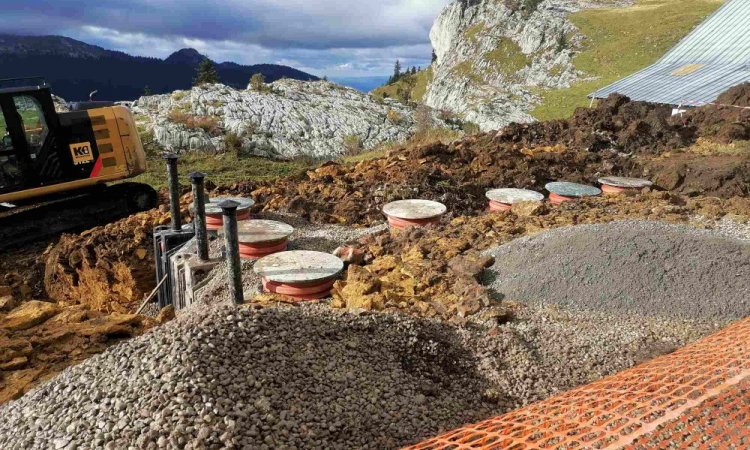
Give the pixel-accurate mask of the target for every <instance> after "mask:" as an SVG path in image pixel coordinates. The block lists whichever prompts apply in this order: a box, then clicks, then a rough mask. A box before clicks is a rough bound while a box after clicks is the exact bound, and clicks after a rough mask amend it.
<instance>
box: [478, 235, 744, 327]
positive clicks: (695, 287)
mask: <svg viewBox="0 0 750 450" xmlns="http://www.w3.org/2000/svg"><path fill="white" fill-rule="evenodd" d="M730 233H731V234H732V235H736V234H738V229H737V228H733V229H731V230H729V229H727V230H726V231H724V232H711V231H704V230H697V229H694V228H691V227H686V226H675V225H667V224H662V223H658V222H647V221H622V222H614V223H610V224H601V225H582V226H575V227H568V228H563V229H558V230H553V231H550V232H545V233H541V234H538V235H535V236H531V237H527V238H523V239H518V240H515V241H513V242H510V243H508V244H506V245H503V246H500V247H498V248H496V249H492V250H489V251H488V253H490V254H492V255H493V256H495V258H496V263H495V265H494V266H493V267H492V268H491V270H490V271H488V275H487V277H486V278H487V279H486V281H487V282H488V284H489V285H490V286H491V288H492V289H493V290H494V292H495V293H496V294H497V295H498V296H500V297H503V298H508V299H513V300H518V301H522V302H530V303H541V304H558V305H562V306H568V307H572V308H584V309H593V310H603V311H609V312H612V313H617V314H619V315H622V316H628V315H630V314H633V313H641V314H645V315H654V316H662V317H679V318H694V319H701V320H709V321H717V322H721V321H728V320H732V319H738V318H743V317H745V316H747V315H748V314H749V313H750V303H749V302H750V244H749V243H748V241H743V240H739V239H734V238H728V237H725V236H726V235H727V234H730Z"/></svg>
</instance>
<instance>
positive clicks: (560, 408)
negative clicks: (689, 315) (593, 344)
mask: <svg viewBox="0 0 750 450" xmlns="http://www.w3.org/2000/svg"><path fill="white" fill-rule="evenodd" d="M601 448H626V449H654V448H659V449H671V448H675V449H683V448H701V449H702V448H715V449H749V448H750V319H745V320H742V321H739V322H736V323H734V324H732V325H730V326H728V327H727V328H725V329H723V330H722V331H720V332H718V333H716V334H714V335H712V336H709V337H707V338H705V339H702V340H700V341H698V342H696V343H694V344H691V345H688V346H686V347H684V348H682V349H680V350H678V351H676V352H674V353H672V354H669V355H665V356H662V357H659V358H656V359H654V360H651V361H649V362H647V363H645V364H641V365H639V366H637V367H634V368H632V369H628V370H626V371H623V372H620V373H618V374H616V375H612V376H609V377H606V378H603V379H601V380H599V381H597V382H594V383H592V384H589V385H586V386H582V387H579V388H576V389H573V390H571V391H568V392H566V393H563V394H560V395H557V396H554V397H551V398H549V399H547V400H545V401H543V402H539V403H535V404H533V405H530V406H527V407H524V408H521V409H518V410H516V411H513V412H510V413H508V414H505V415H503V416H500V417H496V418H493V419H489V420H486V421H484V422H480V423H478V424H474V425H469V426H466V427H463V428H460V429H458V430H455V431H452V432H449V433H446V434H444V435H442V436H440V437H437V438H434V439H430V440H428V441H425V442H423V443H421V444H417V445H415V446H413V447H411V449H412V450H448V449H451V450H468V449H472V450H476V449H497V450H500V449H502V450H530V449H540V450H541V449H544V450H547V449H560V450H562V449H601Z"/></svg>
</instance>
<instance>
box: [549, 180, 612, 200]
mask: <svg viewBox="0 0 750 450" xmlns="http://www.w3.org/2000/svg"><path fill="white" fill-rule="evenodd" d="M545 188H546V189H547V190H548V191H550V192H552V193H554V194H557V195H562V196H563V197H592V196H596V195H601V193H602V190H601V189H599V188H597V187H594V186H588V185H585V184H578V183H569V182H567V181H560V182H555V183H548V184H547V185H546V186H545Z"/></svg>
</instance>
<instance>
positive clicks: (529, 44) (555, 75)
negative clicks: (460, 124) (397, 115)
mask: <svg viewBox="0 0 750 450" xmlns="http://www.w3.org/2000/svg"><path fill="white" fill-rule="evenodd" d="M629 3H632V2H630V1H629V0H623V1H619V2H612V1H607V2H603V1H598V0H592V1H586V2H581V1H579V0H546V1H543V2H541V3H540V4H539V5H537V6H536V7H534V8H533V10H532V9H529V8H528V7H526V6H524V4H523V2H520V1H518V0H506V1H497V0H474V1H465V0H456V1H454V2H452V3H451V4H449V5H448V6H446V7H445V9H444V10H443V11H442V12H441V14H440V16H439V17H438V18H437V20H436V21H435V23H434V25H433V27H432V30H431V31H430V40H431V41H432V46H433V48H434V49H435V53H436V54H437V62H436V63H435V64H433V66H432V72H433V80H432V82H431V83H430V85H429V86H428V90H427V93H426V95H425V99H424V102H425V104H427V105H428V106H430V107H432V108H435V109H439V110H449V111H452V112H454V113H456V114H458V115H460V116H462V118H463V119H464V120H467V121H470V122H474V123H476V124H477V125H479V127H480V128H481V129H482V130H483V131H488V130H493V129H499V128H502V127H504V126H505V125H507V124H508V123H510V122H530V121H532V120H533V118H532V116H531V115H530V111H531V109H533V107H534V106H535V104H537V103H538V101H539V98H538V95H537V93H538V92H539V91H540V90H547V89H561V88H567V87H569V86H570V85H571V84H572V83H573V82H575V81H577V80H579V79H581V78H582V77H583V76H584V75H585V74H582V73H580V72H578V71H577V70H576V69H575V68H574V66H573V62H572V57H573V55H574V54H575V52H576V50H578V49H579V48H581V46H582V45H583V41H584V36H583V35H582V34H581V33H580V31H579V30H578V29H577V28H576V27H575V25H573V23H572V22H571V21H570V20H569V19H568V17H567V16H568V14H570V13H572V12H575V11H578V10H580V9H583V8H591V7H597V6H600V5H602V6H607V7H611V6H617V5H618V4H629Z"/></svg>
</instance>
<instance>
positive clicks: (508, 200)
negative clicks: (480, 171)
mask: <svg viewBox="0 0 750 450" xmlns="http://www.w3.org/2000/svg"><path fill="white" fill-rule="evenodd" d="M487 198H488V199H489V200H492V201H493V202H498V203H504V204H506V205H512V204H514V203H518V202H541V201H542V200H544V194H541V193H539V192H536V191H532V190H530V189H515V188H503V189H493V190H491V191H489V192H487Z"/></svg>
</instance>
